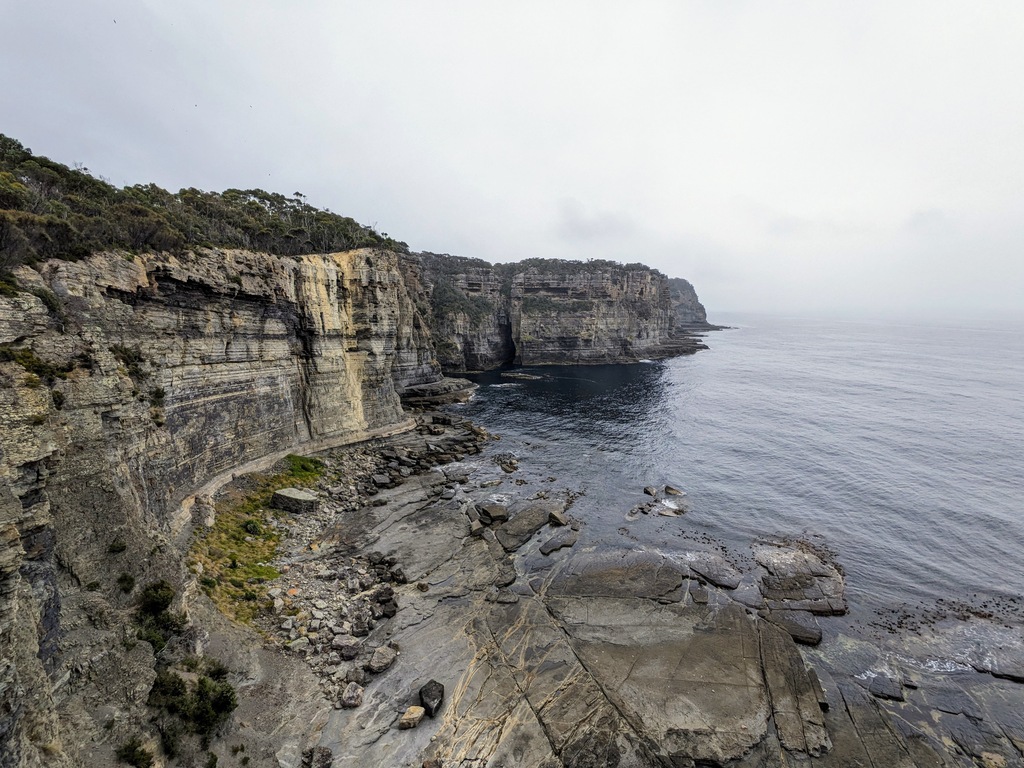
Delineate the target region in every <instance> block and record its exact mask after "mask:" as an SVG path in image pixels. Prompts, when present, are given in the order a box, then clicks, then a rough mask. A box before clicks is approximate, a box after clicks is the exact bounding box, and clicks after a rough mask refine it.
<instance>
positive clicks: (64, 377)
mask: <svg viewBox="0 0 1024 768" xmlns="http://www.w3.org/2000/svg"><path fill="white" fill-rule="evenodd" d="M404 258H407V257H404V256H403V255H401V254H397V253H394V252H391V251H385V250H379V249H365V250H356V251H351V252H347V253H338V254H328V255H315V256H303V257H299V258H293V257H282V256H272V255H269V254H260V253H254V252H249V251H241V250H217V249H210V250H201V251H195V252H187V253H180V254H167V253H150V254H144V255H131V254H127V253H123V252H120V253H119V252H104V253H97V254H94V255H92V256H91V257H89V258H86V259H83V260H81V261H76V262H71V261H59V260H51V261H47V262H45V263H43V264H40V265H38V267H37V268H36V269H32V268H29V267H27V266H22V267H19V268H17V269H16V270H15V271H14V277H15V278H16V280H17V282H18V284H19V285H20V286H21V287H22V288H24V289H28V290H24V291H17V292H14V291H12V292H10V293H11V295H6V296H2V297H0V360H2V362H0V377H2V386H0V481H2V485H0V533H2V536H0V656H2V658H3V659H4V662H3V666H2V668H0V742H2V743H3V744H4V749H3V750H2V757H0V765H3V766H5V767H6V766H13V765H31V764H36V763H38V762H43V763H49V762H53V763H54V764H58V763H59V762H60V761H59V760H58V759H57V757H52V758H49V759H48V758H47V757H46V749H47V748H48V747H47V745H51V746H50V747H49V748H50V749H51V751H53V752H54V755H57V756H59V755H60V754H61V753H62V752H61V749H58V747H57V746H54V745H57V744H59V742H60V738H59V733H58V727H57V713H58V712H61V713H63V714H62V718H65V717H66V714H67V713H68V712H74V711H76V706H75V705H72V704H69V703H68V701H69V699H72V698H74V697H75V696H78V695H81V692H82V691H83V690H90V689H91V688H92V686H90V685H87V681H94V680H98V679H101V678H103V677H104V676H106V675H109V674H112V673H113V671H114V670H118V671H119V674H118V677H119V678H122V679H123V681H124V685H126V686H128V687H129V689H130V690H128V691H127V692H126V693H125V695H127V697H128V698H129V699H132V700H134V701H135V702H136V703H138V701H139V700H140V699H141V700H144V699H145V693H146V691H147V690H148V686H149V684H150V683H151V682H152V680H151V678H152V666H153V664H152V657H151V655H150V656H149V659H148V660H147V659H146V658H145V656H146V654H144V653H142V652H141V651H140V650H139V649H138V648H137V646H133V647H132V649H131V650H130V651H129V650H127V647H128V646H127V645H126V644H123V643H122V642H121V641H122V640H123V639H124V638H125V637H126V635H125V632H129V635H130V629H129V626H128V624H127V623H126V622H127V619H128V617H129V615H130V610H131V605H132V603H133V599H134V597H133V596H131V595H129V594H127V593H125V592H124V591H123V590H121V589H118V588H117V587H116V585H115V584H114V583H113V580H114V579H116V578H117V577H118V576H119V574H120V575H122V576H123V577H124V579H125V580H127V579H128V578H131V579H133V580H135V581H138V582H139V583H140V584H141V583H144V582H149V581H153V580H154V579H158V578H165V579H168V580H169V581H170V582H172V583H175V584H179V583H181V579H182V573H183V571H182V565H183V563H182V555H183V551H184V548H186V543H187V537H188V535H189V534H190V533H191V531H192V529H193V524H194V523H195V521H196V518H197V517H202V516H204V515H208V514H209V511H210V510H209V507H208V501H207V494H208V493H209V492H210V491H211V490H212V489H214V488H215V487H216V486H217V485H218V484H219V482H221V481H223V480H224V479H225V478H230V476H231V474H232V473H235V472H239V471H245V470H246V469H251V468H254V467H260V466H267V465H269V464H271V463H273V462H274V461H275V460H277V459H279V458H280V457H282V456H283V455H285V454H287V453H289V452H303V453H309V452H313V451H316V450H322V449H325V448H328V447H331V446H334V445H339V444H344V443H349V442H353V441H357V440H364V439H366V438H368V437H372V436H375V435H381V434H385V433H392V432H395V431H402V430H404V429H408V428H409V427H411V426H412V421H411V420H410V418H409V416H408V414H407V413H406V412H405V411H404V410H403V407H402V403H401V400H400V394H401V393H402V392H403V391H405V390H406V389H407V388H409V387H416V386H422V385H425V384H431V383H437V382H440V381H441V380H442V376H441V373H440V369H439V366H438V364H437V362H436V360H435V357H434V353H433V348H432V346H431V343H430V337H429V331H428V329H427V326H426V323H425V322H424V320H423V318H422V317H421V315H420V314H419V312H418V310H417V309H416V303H417V297H416V296H413V295H411V294H410V292H409V290H408V288H407V282H406V280H405V279H404V278H403V274H404V271H403V268H402V265H401V262H402V260H403V259H404ZM408 268H409V267H406V269H408ZM31 291H34V293H33V292H31ZM40 297H42V298H40ZM419 301H420V302H421V303H422V301H423V299H422V297H419ZM129 644H130V643H129ZM140 654H142V656H141V657H140ZM133 669H134V671H135V674H132V673H131V670H133ZM146 670H148V673H147V671H146ZM93 695H95V690H93ZM115 698H117V697H115ZM78 704H79V705H82V702H78ZM109 704H110V705H111V706H114V705H115V704H116V702H115V701H111V702H109ZM72 722H73V719H72ZM72 731H73V727H72ZM64 732H65V737H66V736H67V735H68V729H67V726H65V728H64ZM65 746H67V744H66V742H65ZM69 754H71V755H74V754H75V753H74V752H70V753H69ZM33 755H34V756H35V757H34V758H33V757H32V756H33ZM78 764H82V763H78Z"/></svg>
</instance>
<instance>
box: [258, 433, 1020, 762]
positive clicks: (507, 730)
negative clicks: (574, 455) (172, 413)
mask: <svg viewBox="0 0 1024 768" xmlns="http://www.w3.org/2000/svg"><path fill="white" fill-rule="evenodd" d="M445 418H446V417H445V416H444V415H439V419H440V420H439V421H437V422H435V421H434V416H432V415H431V414H422V415H420V416H419V417H418V420H419V421H420V425H421V429H420V432H419V433H417V434H409V435H405V436H401V437H396V438H391V439H390V440H389V441H387V443H381V444H379V445H375V446H372V447H367V448H366V449H348V450H347V452H334V453H333V454H331V455H330V456H329V457H328V460H329V462H330V463H331V464H332V466H334V467H336V468H339V471H341V470H344V471H347V472H349V473H350V474H351V477H352V482H351V483H349V484H348V485H345V486H344V487H338V486H337V485H335V486H333V487H331V488H328V489H319V490H318V491H317V492H318V494H319V495H320V497H321V498H322V499H323V506H322V509H321V510H320V512H319V513H317V515H313V516H296V517H295V518H293V519H291V526H290V527H289V529H288V538H287V540H286V546H285V548H284V552H283V553H282V558H281V563H280V566H281V569H282V570H284V571H285V573H284V574H283V575H282V577H281V578H280V579H278V580H277V581H276V582H271V583H269V584H267V585H266V586H267V589H268V596H271V595H274V594H276V595H277V599H278V600H280V601H281V610H280V612H279V613H275V614H273V615H269V614H268V615H267V616H266V617H265V619H266V623H265V624H263V625H261V626H263V627H265V629H266V631H267V632H268V633H270V634H271V635H272V639H271V643H272V644H275V645H278V646H280V647H282V648H283V649H286V650H284V651H283V652H284V653H286V654H288V656H289V657H290V658H293V659H295V660H296V661H297V662H298V663H301V664H303V665H305V666H306V668H307V669H308V670H309V671H310V672H311V673H312V675H313V677H314V679H315V680H317V681H318V685H319V687H320V694H321V696H322V697H323V698H324V699H325V701H326V703H327V707H326V709H325V711H326V715H325V717H324V719H323V721H321V722H319V723H318V724H317V726H316V727H315V728H307V729H306V731H305V734H304V738H305V741H306V744H305V746H306V747H310V746H314V747H317V748H319V749H321V750H324V751H323V752H321V753H320V754H329V755H330V756H331V760H332V765H334V766H339V767H340V766H364V765H414V766H419V765H443V766H467V767H468V766H483V765H494V766H497V765H509V766H550V767H551V768H554V767H555V766H605V765H608V766H663V765H674V766H675V765H678V766H688V767H693V768H695V767H696V766H727V765H728V766H749V767H753V766H766V767H767V766H771V767H772V768H776V767H777V768H782V766H807V765H815V764H821V765H823V766H908V767H910V766H959V765H973V764H979V765H1007V766H1008V765H1014V764H1016V763H1014V762H1013V760H1014V759H1017V758H1015V757H1014V756H1015V755H1018V756H1019V752H1016V751H1015V750H1016V749H1017V747H1016V746H1015V745H1019V744H1022V743H1024V721H1021V722H1017V721H1014V720H1012V718H1010V717H1008V716H1004V717H1002V718H1001V719H999V720H998V722H996V720H995V719H994V718H992V719H990V714H989V713H990V712H991V711H992V709H993V707H995V708H997V709H998V710H999V711H1005V710H1007V709H1008V705H1007V704H1006V702H1000V701H993V700H991V699H983V698H982V696H981V695H980V694H978V693H977V692H972V691H969V690H967V689H965V688H962V687H960V686H958V685H950V684H947V683H944V684H943V687H942V688H941V689H938V690H936V689H935V688H934V687H932V686H929V685H919V682H920V680H919V679H918V678H919V676H917V675H909V674H908V673H906V671H901V670H899V669H895V668H893V669H885V670H881V669H880V670H877V671H875V672H873V673H872V674H871V675H865V676H864V678H863V679H854V680H850V679H848V678H844V677H838V678H837V677H836V676H835V675H834V674H833V670H832V668H831V667H830V666H829V665H828V664H827V663H825V662H824V657H823V656H821V655H820V652H819V650H818V649H820V648H822V647H824V643H823V644H822V645H819V646H818V649H808V648H807V647H806V645H805V646H801V645H800V644H798V643H804V644H807V645H813V644H815V643H821V642H822V638H823V635H825V634H826V632H825V631H823V630H827V628H828V623H827V622H828V621H830V619H829V616H830V615H831V614H834V613H836V612H837V611H838V609H839V608H840V607H843V608H845V594H844V591H845V584H844V580H843V576H842V573H841V570H840V569H839V567H838V566H837V565H836V563H835V562H834V558H832V557H831V556H830V555H829V553H828V552H826V551H822V550H820V549H816V548H815V547H812V546H809V545H807V544H806V543H805V542H797V541H785V540H779V541H772V542H760V543H758V544H756V545H754V546H753V547H752V548H751V556H750V557H749V558H748V559H744V558H742V557H735V556H733V555H731V554H729V553H726V552H725V551H724V550H722V549H721V548H716V547H715V546H714V545H713V544H711V543H710V542H709V543H708V545H707V546H706V547H705V548H703V549H702V548H695V549H693V550H692V551H685V552H682V553H680V554H679V555H677V556H667V555H665V554H659V553H654V552H644V551H639V550H635V549H632V548H630V547H629V546H623V547H620V548H616V547H614V546H613V545H609V544H608V543H607V542H605V543H604V544H603V545H602V546H601V547H600V548H598V549H595V548H594V547H593V546H592V545H591V544H588V541H589V540H588V539H587V521H586V519H579V518H578V515H577V512H576V511H575V508H574V502H575V501H576V499H577V498H578V496H579V494H578V493H576V492H573V491H569V490H568V489H567V490H566V491H555V490H553V487H551V486H547V487H546V489H545V490H542V491H537V490H535V489H533V488H531V487H529V486H527V485H524V484H516V482H515V480H514V478H513V477H510V476H509V473H506V472H505V471H504V470H503V468H502V467H501V466H500V463H496V462H494V461H492V460H490V459H489V458H488V457H487V453H486V449H487V442H486V436H485V435H484V434H483V433H481V432H480V431H476V430H474V429H473V428H471V426H470V425H467V424H463V423H461V422H460V421H459V420H458V419H457V418H456V419H454V421H453V422H449V423H442V422H443V421H444V419H445ZM437 426H442V427H443V429H442V430H440V431H438V430H436V429H434V428H435V427H437ZM481 449H483V450H484V453H483V455H480V451H481ZM439 457H440V460H439ZM445 457H447V460H448V461H449V462H450V463H444V462H445ZM402 469H406V470H410V471H409V472H407V473H403V472H402V471H401V470H402ZM380 474H383V475H386V476H387V478H388V481H389V482H388V483H387V484H386V485H384V484H378V483H377V482H375V480H374V477H373V476H374V475H380ZM550 480H551V481H553V480H554V479H553V478H551V479H550ZM331 482H334V481H331ZM643 519H644V518H641V520H643ZM647 519H651V518H647ZM559 523H564V524H559ZM680 523H681V521H680ZM672 524H675V523H672ZM474 528H475V529H476V534H474V532H473V531H474ZM568 542H572V543H574V544H575V546H572V545H571V544H569V543H568ZM695 542H696V539H695ZM556 545H558V546H556ZM812 608H815V609H816V610H814V611H813V612H812V610H811V609H812ZM299 640H304V641H306V642H303V643H300V644H299V646H297V647H295V646H291V644H293V643H295V642H296V641H299ZM1004 645H1006V646H1007V647H1011V648H1012V647H1013V646H1012V643H1004ZM290 647H293V648H294V650H287V649H288V648H290ZM808 653H809V654H810V655H808ZM442 675H443V677H442ZM985 677H986V678H987V679H989V680H995V679H994V678H992V677H991V676H988V675H986V676H985ZM995 682H996V683H998V684H999V685H1002V686H1006V687H1007V688H1011V687H1013V686H1014V685H1015V684H1014V683H1012V682H1011V681H1009V680H1002V681H1000V680H995ZM986 692H987V694H989V695H990V694H991V692H990V691H989V690H988V689H986ZM1001 695H1004V696H1006V697H1008V700H1009V701H1012V700H1013V696H1012V693H1011V694H1007V693H1006V692H1005V691H1003V692H1002V693H1001ZM901 697H902V698H901ZM1018 720H1019V718H1018ZM997 758H998V759H1001V760H1003V762H1002V763H1000V762H998V760H997ZM986 760H987V761H989V762H985V761H986ZM965 761H966V762H965ZM972 761H973V762H972ZM280 764H282V765H284V764H292V763H287V762H282V763H280Z"/></svg>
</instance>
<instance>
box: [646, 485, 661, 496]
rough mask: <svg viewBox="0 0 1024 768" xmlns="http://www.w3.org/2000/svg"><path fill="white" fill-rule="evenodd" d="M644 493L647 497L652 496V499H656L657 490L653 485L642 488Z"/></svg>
mask: <svg viewBox="0 0 1024 768" xmlns="http://www.w3.org/2000/svg"><path fill="white" fill-rule="evenodd" d="M644 493H646V494H647V495H648V496H653V497H654V498H658V489H657V488H655V487H654V486H653V485H648V486H645V487H644Z"/></svg>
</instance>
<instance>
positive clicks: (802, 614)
mask: <svg viewBox="0 0 1024 768" xmlns="http://www.w3.org/2000/svg"><path fill="white" fill-rule="evenodd" d="M760 613H761V616H762V617H763V618H765V619H767V620H768V621H770V622H772V623H773V624H775V625H776V626H779V627H781V628H782V629H784V630H785V631H786V632H788V633H789V635H790V637H792V638H793V639H794V640H796V641H797V642H798V643H801V644H802V645H818V643H820V642H821V627H819V626H818V621H817V619H815V618H814V615H813V614H811V613H808V612H807V611H761V612H760Z"/></svg>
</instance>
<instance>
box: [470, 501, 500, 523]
mask: <svg viewBox="0 0 1024 768" xmlns="http://www.w3.org/2000/svg"><path fill="white" fill-rule="evenodd" d="M476 511H477V514H479V515H480V520H481V521H482V522H483V523H484V524H485V525H490V524H491V523H503V522H505V521H506V520H508V507H506V506H505V505H504V504H497V503H495V502H491V501H489V502H486V503H484V504H477V505H476Z"/></svg>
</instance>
